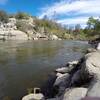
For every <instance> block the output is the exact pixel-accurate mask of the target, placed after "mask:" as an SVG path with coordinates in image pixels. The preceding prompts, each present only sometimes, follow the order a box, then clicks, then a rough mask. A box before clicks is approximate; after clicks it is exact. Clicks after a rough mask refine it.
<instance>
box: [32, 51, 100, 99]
mask: <svg viewBox="0 0 100 100" xmlns="http://www.w3.org/2000/svg"><path fill="white" fill-rule="evenodd" d="M55 72H56V74H55V78H56V79H55V78H54V81H53V82H52V84H51V85H50V86H49V87H50V89H51V90H52V91H53V92H54V91H56V93H55V94H54V95H53V97H49V98H47V99H46V98H45V100H88V98H87V97H89V98H94V97H96V98H99V99H97V100H100V89H99V87H100V51H98V50H96V51H93V52H91V53H88V54H86V55H85V56H84V57H83V58H81V59H80V60H79V61H73V62H68V63H67V64H66V66H64V67H61V68H58V69H56V70H55ZM50 82H51V80H50ZM46 90H47V91H49V89H46ZM46 93H47V92H46ZM48 93H50V92H48ZM44 94H45V93H44ZM33 100H34V99H33ZM39 100H40V99H39ZM89 100H90V99H89Z"/></svg>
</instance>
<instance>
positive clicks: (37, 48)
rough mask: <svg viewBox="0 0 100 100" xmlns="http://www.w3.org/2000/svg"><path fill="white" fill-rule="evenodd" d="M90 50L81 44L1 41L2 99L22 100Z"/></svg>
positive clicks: (72, 42) (0, 81) (0, 92)
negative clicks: (66, 65) (31, 90)
mask: <svg viewBox="0 0 100 100" xmlns="http://www.w3.org/2000/svg"><path fill="white" fill-rule="evenodd" d="M88 47H89V45H88V44H87V42H82V41H6V42H2V41H0V100H21V97H22V96H24V95H26V94H27V91H28V90H30V89H31V88H34V87H39V86H41V85H42V84H43V82H45V80H46V79H47V77H48V75H49V74H50V73H51V72H52V71H53V70H54V69H56V68H57V67H60V66H63V65H65V64H66V63H67V62H68V61H73V60H77V59H79V58H81V57H82V56H83V55H84V52H85V50H86V49H87V48H88Z"/></svg>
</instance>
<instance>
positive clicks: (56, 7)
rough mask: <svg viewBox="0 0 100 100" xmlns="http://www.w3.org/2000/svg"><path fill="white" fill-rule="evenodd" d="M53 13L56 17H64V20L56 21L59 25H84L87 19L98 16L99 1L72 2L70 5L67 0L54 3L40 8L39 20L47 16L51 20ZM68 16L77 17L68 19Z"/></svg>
mask: <svg viewBox="0 0 100 100" xmlns="http://www.w3.org/2000/svg"><path fill="white" fill-rule="evenodd" d="M54 12H55V15H56V16H59V15H61V16H66V19H65V20H58V22H60V23H64V24H77V23H79V24H85V23H86V21H87V19H88V17H90V16H99V15H100V0H73V1H72V2H70V3H69V2H68V0H63V1H60V2H56V3H54V4H53V5H51V6H47V7H44V8H42V11H41V13H40V15H39V18H43V17H44V16H45V15H47V16H48V18H53V17H54ZM69 16H70V17H72V16H77V17H75V18H74V17H73V18H68V17H69ZM79 16H80V17H79ZM83 16H86V17H83Z"/></svg>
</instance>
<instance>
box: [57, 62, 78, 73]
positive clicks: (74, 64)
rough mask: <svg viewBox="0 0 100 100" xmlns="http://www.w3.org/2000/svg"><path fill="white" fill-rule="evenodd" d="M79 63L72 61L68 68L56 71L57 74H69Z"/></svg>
mask: <svg viewBox="0 0 100 100" xmlns="http://www.w3.org/2000/svg"><path fill="white" fill-rule="evenodd" d="M78 62H79V61H72V62H68V63H67V65H66V67H61V68H58V69H56V72H58V73H69V72H70V71H71V70H72V69H73V68H74V67H75V66H76V65H77V64H78Z"/></svg>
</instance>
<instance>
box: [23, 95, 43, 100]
mask: <svg viewBox="0 0 100 100" xmlns="http://www.w3.org/2000/svg"><path fill="white" fill-rule="evenodd" d="M22 100H44V96H43V94H41V93H38V94H29V95H26V96H24V97H23V98H22Z"/></svg>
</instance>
